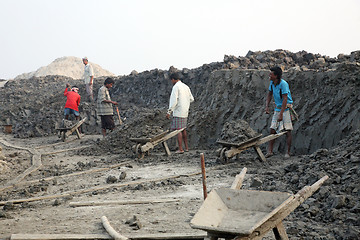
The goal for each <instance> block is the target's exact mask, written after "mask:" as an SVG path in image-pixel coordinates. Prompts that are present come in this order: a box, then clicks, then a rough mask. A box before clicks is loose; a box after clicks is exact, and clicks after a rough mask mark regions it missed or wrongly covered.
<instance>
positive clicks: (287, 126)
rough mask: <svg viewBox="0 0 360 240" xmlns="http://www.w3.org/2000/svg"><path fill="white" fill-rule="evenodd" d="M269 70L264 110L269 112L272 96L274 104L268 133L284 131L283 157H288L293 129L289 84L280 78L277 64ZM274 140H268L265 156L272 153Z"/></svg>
mask: <svg viewBox="0 0 360 240" xmlns="http://www.w3.org/2000/svg"><path fill="white" fill-rule="evenodd" d="M270 71H271V72H270V76H269V79H270V85H269V91H268V94H267V98H266V107H265V112H266V113H267V114H269V113H270V111H269V104H270V101H271V99H272V97H274V101H275V105H276V106H275V110H274V115H273V117H272V120H271V126H270V133H271V134H275V133H276V132H280V131H283V130H285V131H286V143H287V152H286V154H285V158H289V157H290V148H291V140H292V136H291V130H293V126H292V122H291V117H290V111H289V107H292V104H293V100H292V98H291V93H290V88H289V84H288V83H287V82H286V81H285V80H284V79H281V76H282V70H281V68H280V67H278V66H276V67H272V68H270ZM274 142H275V139H274V140H271V141H270V142H269V149H268V152H267V154H266V155H265V157H271V156H272V155H273V147H274Z"/></svg>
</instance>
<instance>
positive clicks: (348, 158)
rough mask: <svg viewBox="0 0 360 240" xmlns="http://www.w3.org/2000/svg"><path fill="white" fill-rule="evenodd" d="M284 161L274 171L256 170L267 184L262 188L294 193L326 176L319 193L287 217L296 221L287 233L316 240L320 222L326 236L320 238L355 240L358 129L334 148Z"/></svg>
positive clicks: (359, 195) (359, 191) (359, 210)
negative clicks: (304, 234) (326, 178)
mask: <svg viewBox="0 0 360 240" xmlns="http://www.w3.org/2000/svg"><path fill="white" fill-rule="evenodd" d="M271 161H273V159H272V160H271ZM286 162H287V163H285V166H284V165H282V167H281V169H277V170H276V171H273V170H271V169H266V168H262V169H261V170H259V172H258V176H259V178H260V180H261V181H263V182H267V184H264V186H263V187H262V189H264V190H271V191H289V190H290V191H292V192H294V193H296V192H297V191H298V190H299V186H305V185H311V184H313V183H314V182H315V181H317V180H318V179H319V178H321V177H322V176H324V175H328V176H329V179H328V180H327V181H326V182H325V184H324V185H323V186H322V187H321V188H320V190H319V191H318V192H317V193H315V194H314V195H313V196H312V197H311V198H309V199H308V200H307V201H305V203H304V204H302V205H300V207H299V208H297V209H296V210H295V212H294V214H293V215H290V219H289V220H290V221H291V219H297V221H296V222H295V223H294V224H293V226H291V227H290V228H289V229H288V230H287V232H288V233H289V234H292V235H296V234H298V233H300V232H302V233H306V236H308V237H309V238H311V239H319V238H321V237H320V235H319V234H318V233H317V232H318V230H319V228H318V225H319V223H323V224H322V225H323V226H326V230H325V229H322V230H321V231H324V233H326V236H322V237H325V239H334V238H335V239H358V238H359V236H360V231H359V226H360V222H359V213H360V204H359V203H360V189H359V174H360V167H359V166H360V165H359V163H360V130H356V131H354V132H352V133H351V134H350V135H349V136H348V137H347V138H345V139H344V140H342V141H340V142H339V144H338V145H337V146H335V147H334V148H331V149H325V148H323V149H318V150H317V151H316V152H314V153H313V154H311V155H305V156H302V157H301V158H298V159H296V160H294V161H292V162H291V163H289V162H288V161H286ZM274 164H275V163H274Z"/></svg>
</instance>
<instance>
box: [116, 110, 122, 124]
mask: <svg viewBox="0 0 360 240" xmlns="http://www.w3.org/2000/svg"><path fill="white" fill-rule="evenodd" d="M116 112H117V115H118V117H119V123H120V125H122V124H123V121H122V120H121V118H120V112H119V108H118V107H117V106H116Z"/></svg>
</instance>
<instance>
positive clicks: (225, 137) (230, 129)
mask: <svg viewBox="0 0 360 240" xmlns="http://www.w3.org/2000/svg"><path fill="white" fill-rule="evenodd" d="M258 135H259V134H258V133H257V132H255V131H254V130H253V129H252V128H251V127H250V126H249V124H248V123H247V122H246V121H244V120H241V119H240V120H237V121H230V122H226V123H225V124H224V127H223V129H222V130H221V134H220V140H222V141H226V142H231V143H240V142H244V141H246V140H248V139H250V138H253V137H256V136H258Z"/></svg>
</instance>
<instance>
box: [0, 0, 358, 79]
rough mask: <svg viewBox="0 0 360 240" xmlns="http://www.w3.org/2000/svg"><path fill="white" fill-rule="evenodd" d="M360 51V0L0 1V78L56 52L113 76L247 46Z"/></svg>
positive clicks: (241, 52)
mask: <svg viewBox="0 0 360 240" xmlns="http://www.w3.org/2000/svg"><path fill="white" fill-rule="evenodd" d="M276 49H286V50H290V51H292V52H297V51H301V50H305V51H307V52H311V53H320V54H322V55H328V56H331V57H336V56H337V55H338V54H339V53H345V54H350V52H352V51H355V50H360V0H341V1H340V0H221V1H220V0H218V1H215V0H127V1H125V0H97V1H95V0H86V1H83V0H57V1H55V0H0V78H2V79H9V78H14V77H15V76H17V75H19V74H21V73H24V72H31V71H35V70H37V69H38V68H39V67H42V66H46V65H48V64H50V63H51V62H52V61H53V60H55V59H56V58H59V57H63V56H76V57H83V56H87V57H88V58H89V61H90V62H94V63H97V64H99V65H100V66H102V67H103V68H105V69H107V70H109V71H111V72H113V73H115V74H116V75H123V74H129V73H130V72H131V71H132V70H136V71H138V72H141V71H145V70H151V69H154V68H159V69H164V70H167V69H168V68H169V67H170V66H172V65H173V66H174V67H176V68H179V69H182V68H184V67H186V68H194V67H199V66H201V65H202V64H205V63H211V62H216V61H222V60H223V57H224V55H225V54H227V55H235V56H245V55H246V53H247V52H248V50H252V51H265V50H276Z"/></svg>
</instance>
